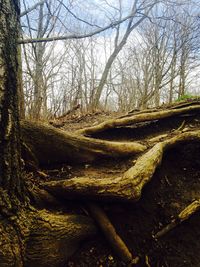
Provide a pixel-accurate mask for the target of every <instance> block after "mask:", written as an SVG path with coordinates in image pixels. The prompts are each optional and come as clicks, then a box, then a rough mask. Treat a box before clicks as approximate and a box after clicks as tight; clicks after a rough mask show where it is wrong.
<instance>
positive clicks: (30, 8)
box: [20, 0, 46, 17]
mask: <svg viewBox="0 0 200 267" xmlns="http://www.w3.org/2000/svg"><path fill="white" fill-rule="evenodd" d="M45 2H46V0H41V1H40V2H38V3H37V4H35V5H33V6H32V7H29V8H28V9H26V10H25V11H23V12H22V13H21V14H20V17H23V16H25V15H27V14H28V13H30V12H31V11H33V10H34V9H36V8H37V7H38V6H40V5H42V4H44V3H45Z"/></svg>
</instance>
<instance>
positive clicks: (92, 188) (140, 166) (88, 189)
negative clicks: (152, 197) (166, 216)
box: [43, 131, 200, 201]
mask: <svg viewBox="0 0 200 267" xmlns="http://www.w3.org/2000/svg"><path fill="white" fill-rule="evenodd" d="M194 140H197V141H200V131H193V132H186V133H182V134H179V135H177V136H175V137H173V138H170V139H168V140H165V141H163V142H160V143H157V144H156V145H154V146H153V147H152V148H151V149H150V150H149V151H148V152H146V153H145V154H143V155H142V156H141V157H140V158H138V159H137V161H136V163H135V165H134V166H133V167H131V168H130V169H129V170H127V171H126V172H125V173H124V175H123V176H122V177H117V178H115V179H113V178H112V179H111V178H104V179H98V180H97V179H94V178H92V177H90V178H88V177H78V178H73V179H69V180H61V181H51V182H47V183H44V184H43V187H44V189H45V190H47V191H48V192H50V193H52V194H54V195H56V196H60V197H63V198H65V199H77V198H82V199H93V200H110V201H113V200H120V201H136V200H138V199H139V198H140V196H141V191H142V189H143V187H144V186H145V185H146V183H148V182H149V181H150V180H151V178H152V176H153V174H154V172H155V170H156V168H157V167H158V166H159V165H160V164H161V161H162V157H163V154H164V152H165V151H166V150H167V149H169V148H171V147H173V146H176V145H178V144H180V143H184V142H188V141H194Z"/></svg>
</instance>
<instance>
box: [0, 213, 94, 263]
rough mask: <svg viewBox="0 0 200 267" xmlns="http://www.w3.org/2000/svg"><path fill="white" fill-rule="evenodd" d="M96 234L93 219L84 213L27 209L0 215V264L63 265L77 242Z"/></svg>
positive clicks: (76, 245)
mask: <svg viewBox="0 0 200 267" xmlns="http://www.w3.org/2000/svg"><path fill="white" fill-rule="evenodd" d="M95 234H96V227H95V225H94V223H93V221H92V220H91V219H90V218H89V217H87V216H83V215H71V214H68V215H66V214H65V215H64V214H62V215H61V214H59V213H50V212H47V211H45V210H41V211H36V210H34V211H29V210H27V211H25V212H18V214H17V216H16V215H15V216H14V215H13V216H10V217H8V218H6V219H5V218H4V219H2V218H1V216H0V246H1V249H0V266H1V267H10V266H15V267H35V266H39V267H52V266H53V267H61V266H65V265H66V262H67V260H68V259H69V257H70V256H71V255H72V254H73V253H74V252H75V251H76V250H77V248H78V247H79V245H80V243H81V242H82V241H83V240H85V239H88V238H91V237H93V236H94V235H95Z"/></svg>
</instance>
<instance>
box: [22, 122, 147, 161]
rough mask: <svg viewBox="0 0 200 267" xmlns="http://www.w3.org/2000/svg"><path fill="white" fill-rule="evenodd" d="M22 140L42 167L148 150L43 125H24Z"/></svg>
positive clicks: (134, 145)
mask: <svg viewBox="0 0 200 267" xmlns="http://www.w3.org/2000/svg"><path fill="white" fill-rule="evenodd" d="M21 131H22V137H23V141H24V142H25V143H26V144H27V146H28V147H29V148H30V150H31V152H32V154H34V157H36V158H37V160H38V162H39V164H43V165H49V164H55V163H63V162H64V163H68V162H70V163H80V162H91V161H93V160H96V159H99V158H107V157H110V158H116V157H127V156H130V155H134V154H136V153H140V152H143V151H145V150H146V146H144V145H142V144H139V143H136V142H110V141H103V140H97V139H93V138H87V137H84V136H78V135H72V134H67V133H66V132H65V131H62V130H59V129H56V128H54V127H52V126H48V125H45V124H41V123H35V122H34V123H31V122H27V121H23V122H21Z"/></svg>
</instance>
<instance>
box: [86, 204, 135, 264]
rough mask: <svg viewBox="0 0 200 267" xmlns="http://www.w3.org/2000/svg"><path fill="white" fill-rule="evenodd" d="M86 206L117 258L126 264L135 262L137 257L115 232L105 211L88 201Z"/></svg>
mask: <svg viewBox="0 0 200 267" xmlns="http://www.w3.org/2000/svg"><path fill="white" fill-rule="evenodd" d="M87 206H88V208H89V210H90V213H91V215H92V217H93V218H94V219H95V220H96V222H97V224H98V225H99V227H100V228H101V230H102V232H103V233H104V235H105V237H106V239H107V240H108V241H109V243H110V245H111V247H112V248H113V250H114V252H116V254H117V255H118V256H119V258H121V259H122V260H123V261H124V262H125V263H126V264H132V265H133V264H137V263H138V260H139V258H138V257H133V256H132V254H131V252H130V251H129V249H128V248H127V246H126V244H125V243H124V241H123V240H122V239H121V238H120V236H119V235H118V234H117V233H116V231H115V228H114V227H113V225H112V224H111V222H110V220H109V219H108V217H107V216H106V214H105V212H104V211H103V210H102V209H101V208H100V207H99V206H98V205H96V204H95V203H88V204H87Z"/></svg>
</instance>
